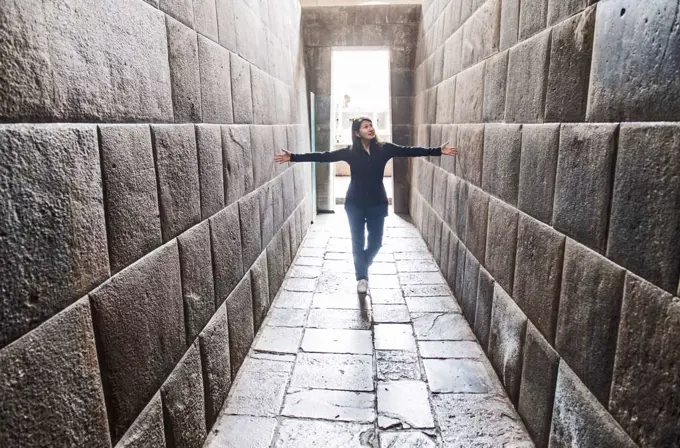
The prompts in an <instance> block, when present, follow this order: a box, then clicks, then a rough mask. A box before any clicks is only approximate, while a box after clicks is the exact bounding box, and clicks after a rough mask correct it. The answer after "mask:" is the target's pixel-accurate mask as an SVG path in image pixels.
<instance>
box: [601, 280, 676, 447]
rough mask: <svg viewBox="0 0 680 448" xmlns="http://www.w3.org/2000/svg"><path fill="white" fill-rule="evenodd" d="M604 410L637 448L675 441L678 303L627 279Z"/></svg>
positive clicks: (655, 289)
mask: <svg viewBox="0 0 680 448" xmlns="http://www.w3.org/2000/svg"><path fill="white" fill-rule="evenodd" d="M625 282H626V284H625V287H624V295H623V306H622V308H621V324H620V326H619V336H618V344H617V347H616V361H615V362H614V377H613V379H612V389H611V397H610V400H609V410H610V411H611V413H612V415H613V416H614V417H615V418H616V419H617V420H618V421H619V423H621V425H622V426H623V428H624V429H625V430H626V431H627V432H628V434H630V436H631V437H632V438H633V440H635V441H636V442H637V443H638V444H640V445H641V446H673V444H674V443H676V442H677V441H678V440H680V426H678V418H679V417H680V410H679V408H678V401H677V398H678V395H679V394H680V381H678V379H679V378H680V345H678V344H677V341H678V338H680V300H679V299H678V298H677V297H673V296H672V295H671V294H668V293H666V292H664V291H662V290H660V289H659V288H656V287H655V286H654V285H652V284H650V283H648V282H646V281H644V280H642V279H641V278H639V277H637V276H635V275H632V274H627V275H626V280H625Z"/></svg>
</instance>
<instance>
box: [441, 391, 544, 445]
mask: <svg viewBox="0 0 680 448" xmlns="http://www.w3.org/2000/svg"><path fill="white" fill-rule="evenodd" d="M432 408H433V409H434V412H435V415H436V416H437V420H438V421H440V422H442V425H441V431H442V438H443V439H444V443H445V444H446V446H531V438H530V437H529V434H527V432H526V429H525V428H524V425H523V424H522V420H521V418H520V417H519V415H517V412H516V411H515V410H514V409H513V408H512V405H511V404H510V403H509V402H508V400H507V399H506V398H501V397H498V396H491V395H484V394H436V395H434V396H433V398H432Z"/></svg>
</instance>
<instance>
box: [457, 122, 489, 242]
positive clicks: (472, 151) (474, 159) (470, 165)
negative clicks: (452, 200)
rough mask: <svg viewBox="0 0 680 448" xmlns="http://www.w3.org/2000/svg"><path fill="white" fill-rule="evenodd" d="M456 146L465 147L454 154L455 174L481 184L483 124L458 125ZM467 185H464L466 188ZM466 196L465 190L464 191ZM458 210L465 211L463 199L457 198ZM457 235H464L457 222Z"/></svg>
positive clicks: (462, 227) (478, 184) (461, 227)
mask: <svg viewBox="0 0 680 448" xmlns="http://www.w3.org/2000/svg"><path fill="white" fill-rule="evenodd" d="M458 146H459V147H460V148H465V149H464V150H461V151H460V153H459V154H458V155H457V156H456V158H457V163H456V175H457V176H458V177H460V178H462V179H464V180H467V181H468V182H471V183H473V184H475V185H477V186H481V185H482V159H483V155H484V125H483V124H475V125H463V126H458ZM466 187H467V186H465V188H466ZM461 194H463V193H462V192H461ZM465 195H466V196H467V191H466V192H465ZM458 211H459V213H460V212H461V211H462V212H463V214H464V211H465V201H464V200H461V199H459V201H458ZM458 224H459V225H458V227H457V230H458V235H459V236H460V235H464V234H465V232H464V230H461V229H464V228H465V226H464V225H462V226H461V225H460V223H458Z"/></svg>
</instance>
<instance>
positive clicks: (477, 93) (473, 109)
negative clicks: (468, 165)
mask: <svg viewBox="0 0 680 448" xmlns="http://www.w3.org/2000/svg"><path fill="white" fill-rule="evenodd" d="M484 65H485V63H484V62H482V63H479V64H477V65H475V66H473V67H470V68H468V69H467V70H465V71H463V72H461V73H459V74H458V75H457V76H456V105H455V107H454V112H453V122H454V123H479V122H481V121H482V108H483V105H484ZM461 147H462V145H461Z"/></svg>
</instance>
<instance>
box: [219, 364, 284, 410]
mask: <svg viewBox="0 0 680 448" xmlns="http://www.w3.org/2000/svg"><path fill="white" fill-rule="evenodd" d="M269 358H270V359H256V358H253V357H249V358H247V359H246V361H245V363H244V364H243V374H242V375H239V376H238V378H237V379H236V382H235V383H234V385H233V387H232V388H231V392H230V393H229V398H228V399H227V404H226V405H225V407H224V412H225V413H226V414H242V415H253V416H261V417H269V416H277V415H279V411H280V409H281V405H283V397H284V394H285V393H286V386H287V384H288V381H289V380H290V374H291V370H293V363H292V362H289V361H286V360H285V359H286V358H284V357H282V356H279V355H270V356H269Z"/></svg>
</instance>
